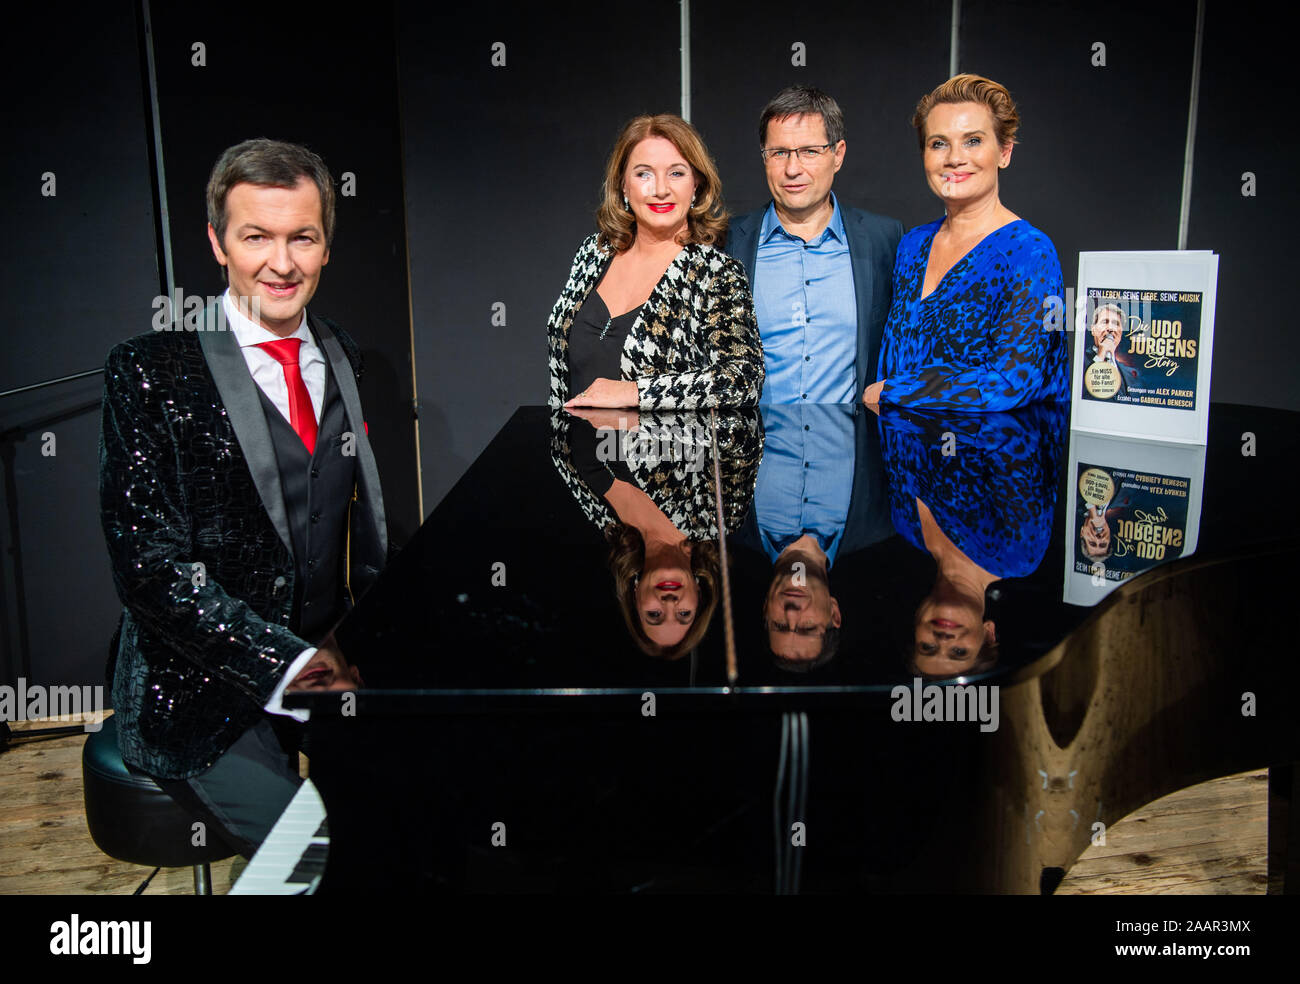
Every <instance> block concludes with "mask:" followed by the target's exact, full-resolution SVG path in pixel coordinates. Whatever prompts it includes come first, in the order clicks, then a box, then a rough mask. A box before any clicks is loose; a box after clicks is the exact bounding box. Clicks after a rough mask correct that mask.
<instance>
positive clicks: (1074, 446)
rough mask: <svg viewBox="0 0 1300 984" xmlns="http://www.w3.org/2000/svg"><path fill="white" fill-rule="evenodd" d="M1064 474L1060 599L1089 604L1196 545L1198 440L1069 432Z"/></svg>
mask: <svg viewBox="0 0 1300 984" xmlns="http://www.w3.org/2000/svg"><path fill="white" fill-rule="evenodd" d="M1066 476H1067V477H1066V482H1067V486H1066V490H1065V494H1066V495H1067V496H1068V501H1069V502H1071V503H1072V505H1071V507H1070V510H1071V511H1070V513H1069V514H1068V515H1069V517H1070V519H1069V521H1068V522H1067V523H1066V525H1065V536H1066V543H1065V594H1064V600H1065V601H1067V602H1070V603H1072V604H1076V605H1095V604H1097V603H1098V602H1099V601H1101V600H1102V599H1103V598H1105V597H1106V595H1108V594H1110V592H1112V591H1114V590H1115V589H1116V588H1117V587H1119V586H1120V585H1121V584H1123V583H1124V582H1125V581H1127V580H1128V579H1129V578H1131V577H1133V576H1135V575H1137V574H1140V573H1142V572H1143V571H1146V570H1150V569H1151V568H1153V567H1156V566H1158V565H1160V564H1167V563H1170V562H1171V561H1175V560H1178V559H1180V558H1182V557H1188V556H1190V555H1191V554H1192V553H1193V552H1194V551H1195V550H1196V540H1197V534H1198V532H1199V530H1200V518H1201V491H1202V485H1203V482H1204V477H1205V448H1203V447H1196V446H1188V445H1184V444H1172V443H1165V442H1158V441H1136V440H1131V439H1127V438H1118V437H1105V436H1102V435H1099V434H1086V433H1073V434H1071V435H1070V461H1069V468H1068V470H1067V471H1066Z"/></svg>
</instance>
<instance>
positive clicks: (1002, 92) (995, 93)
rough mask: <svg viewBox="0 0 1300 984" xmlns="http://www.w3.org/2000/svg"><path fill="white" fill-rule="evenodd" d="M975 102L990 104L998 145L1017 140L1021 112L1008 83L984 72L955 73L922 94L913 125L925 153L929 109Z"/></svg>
mask: <svg viewBox="0 0 1300 984" xmlns="http://www.w3.org/2000/svg"><path fill="white" fill-rule="evenodd" d="M964 102H973V103H980V104H981V105H983V106H987V107H988V110H989V112H990V113H992V114H993V131H994V134H995V135H996V136H997V140H998V146H999V147H1006V146H1008V145H1009V144H1013V143H1015V142H1016V131H1017V130H1019V129H1020V114H1019V113H1018V112H1016V103H1015V100H1013V99H1012V98H1011V93H1010V92H1008V91H1007V88H1006V86H1004V85H999V84H998V83H997V82H994V81H993V80H992V79H986V78H984V76H982V75H970V74H969V73H968V74H965V75H954V76H953V77H952V78H950V79H949V80H948V81H947V82H945V83H943V85H941V86H939V87H937V88H936V89H935V90H934V91H933V92H930V93H927V94H926V95H924V96H922V97H921V101H920V102H918V103H917V104H916V112H914V113H913V114H912V126H914V127H916V138H917V140H918V142H919V143H920V145H921V151H922V153H924V152H925V121H926V120H927V119H928V118H929V116H930V110H932V109H934V107H935V106H936V105H938V104H939V103H964Z"/></svg>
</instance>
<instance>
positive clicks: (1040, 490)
mask: <svg viewBox="0 0 1300 984" xmlns="http://www.w3.org/2000/svg"><path fill="white" fill-rule="evenodd" d="M1064 433H1065V410H1064V406H1063V405H1062V404H1057V403H1041V404H1036V405H1034V406H1030V407H1026V408H1023V409H1021V410H1016V411H1011V412H1006V413H991V414H984V415H982V416H978V417H975V416H970V415H964V414H957V413H953V414H949V415H945V416H942V417H940V416H936V415H922V414H920V413H917V412H914V411H903V410H897V409H893V408H883V409H882V411H881V416H880V437H881V440H880V443H881V453H882V455H883V457H884V459H885V467H886V470H887V472H888V476H889V495H890V512H891V516H892V518H893V521H894V527H895V529H897V530H898V532H899V533H901V534H902V535H903V536H904V537H905V538H906V539H907V540H909V541H910V542H911V543H912V545H913V546H915V547H917V548H918V549H920V550H925V551H926V552H928V553H929V554H930V555H931V556H932V557H933V558H934V560H935V564H936V567H937V571H936V575H935V581H934V586H933V587H932V588H931V589H930V593H929V594H928V595H927V596H926V597H925V598H923V599H922V600H921V603H920V605H919V606H918V607H917V609H916V612H915V614H914V615H913V618H912V629H911V632H910V639H909V649H908V660H907V666H908V670H909V672H911V673H912V674H913V675H920V676H925V677H935V678H943V677H952V676H959V675H967V676H969V675H972V674H976V673H982V672H984V671H986V670H989V669H992V667H993V666H994V665H996V663H997V660H998V639H997V627H996V626H995V625H994V623H993V621H992V620H991V619H987V618H985V609H986V606H985V592H986V591H987V590H988V588H989V586H990V585H991V584H993V583H994V582H995V581H999V580H1001V579H1003V578H1012V577H1025V576H1028V575H1029V574H1032V573H1033V572H1034V571H1035V570H1037V569H1038V565H1039V564H1040V563H1041V562H1042V559H1043V555H1044V554H1045V553H1046V552H1047V547H1048V545H1049V543H1050V540H1051V535H1052V514H1053V510H1054V508H1055V504H1056V487H1057V476H1058V474H1059V468H1060V457H1061V449H1062V444H1063V437H1064Z"/></svg>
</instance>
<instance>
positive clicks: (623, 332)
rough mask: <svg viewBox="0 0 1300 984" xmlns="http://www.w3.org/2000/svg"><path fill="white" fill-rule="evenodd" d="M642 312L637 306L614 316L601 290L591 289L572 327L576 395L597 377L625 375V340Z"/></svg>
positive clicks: (571, 385) (572, 376)
mask: <svg viewBox="0 0 1300 984" xmlns="http://www.w3.org/2000/svg"><path fill="white" fill-rule="evenodd" d="M606 269H608V266H607V267H606ZM601 279H602V280H603V279H604V277H603V276H602V278H601ZM597 286H599V285H597ZM643 306H644V305H643ZM640 313H641V308H640V307H636V308H633V309H632V310H631V311H628V312H627V313H626V314H620V315H619V316H618V317H617V318H611V317H610V316H609V309H608V308H607V307H605V302H604V300H602V299H601V296H600V293H599V292H598V291H597V290H596V288H594V287H593V288H592V290H591V293H590V294H588V295H587V300H586V301H585V302H584V303H583V305H582V307H581V308H579V309H578V313H577V314H576V315H574V318H573V324H572V325H571V326H570V328H569V394H570V395H571V396H577V395H578V394H579V393H581V392H582V391H583V390H585V389H586V388H587V387H588V386H590V385H591V384H592V383H594V382H595V381H596V380H597V379H622V378H623V368H622V365H621V362H622V356H623V343H624V342H626V341H627V334H628V332H629V331H631V330H632V325H634V324H635V323H636V319H637V316H638V315H639V314H640Z"/></svg>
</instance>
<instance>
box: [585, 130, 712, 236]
mask: <svg viewBox="0 0 1300 984" xmlns="http://www.w3.org/2000/svg"><path fill="white" fill-rule="evenodd" d="M649 137H663V138H664V139H665V140H667V141H669V142H671V143H672V145H673V146H674V147H676V148H677V150H678V152H680V153H681V155H682V157H683V158H685V159H686V163H687V164H689V165H690V167H691V170H692V171H694V172H695V177H696V179H697V180H698V181H699V186H698V188H697V190H696V194H695V204H694V205H693V206H691V208H690V209H688V210H687V213H686V238H685V239H684V241H683V243H682V245H684V246H685V245H689V244H691V243H702V244H705V245H709V246H712V245H714V244H715V243H716V244H717V245H719V246H720V245H722V243H723V242H725V241H726V238H727V212H726V209H725V208H723V205H722V181H721V179H720V178H719V177H718V169H717V167H716V166H715V165H714V163H713V158H712V157H710V156H709V151H708V149H707V148H706V147H705V146H704V141H703V140H702V139H701V138H700V134H699V132H698V131H696V129H695V127H693V126H691V125H690V124H689V123H687V122H686V121H685V120H684V119H682V118H681V117H680V116H676V115H674V114H673V113H660V114H658V115H656V116H637V117H634V118H633V119H631V120H629V121H628V122H627V124H626V125H625V126H624V127H623V130H622V132H621V133H619V135H618V140H617V141H615V143H614V151H613V153H611V154H610V155H609V162H608V163H607V164H606V165H605V195H604V200H603V201H602V202H601V204H600V208H598V209H597V210H596V225H597V227H598V228H599V229H600V244H601V245H602V246H606V245H608V246H613V247H614V249H615V250H616V251H617V252H619V253H622V252H623V251H624V250H626V249H627V248H628V247H629V246H631V245H632V243H633V241H634V240H635V239H636V218H635V217H634V216H633V215H632V213H631V212H629V211H628V210H627V209H626V208H624V207H623V172H624V171H625V170H626V169H627V160H628V158H629V157H631V156H632V148H634V147H635V146H636V145H637V144H639V143H640V142H641V141H642V140H645V139H647V138H649Z"/></svg>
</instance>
